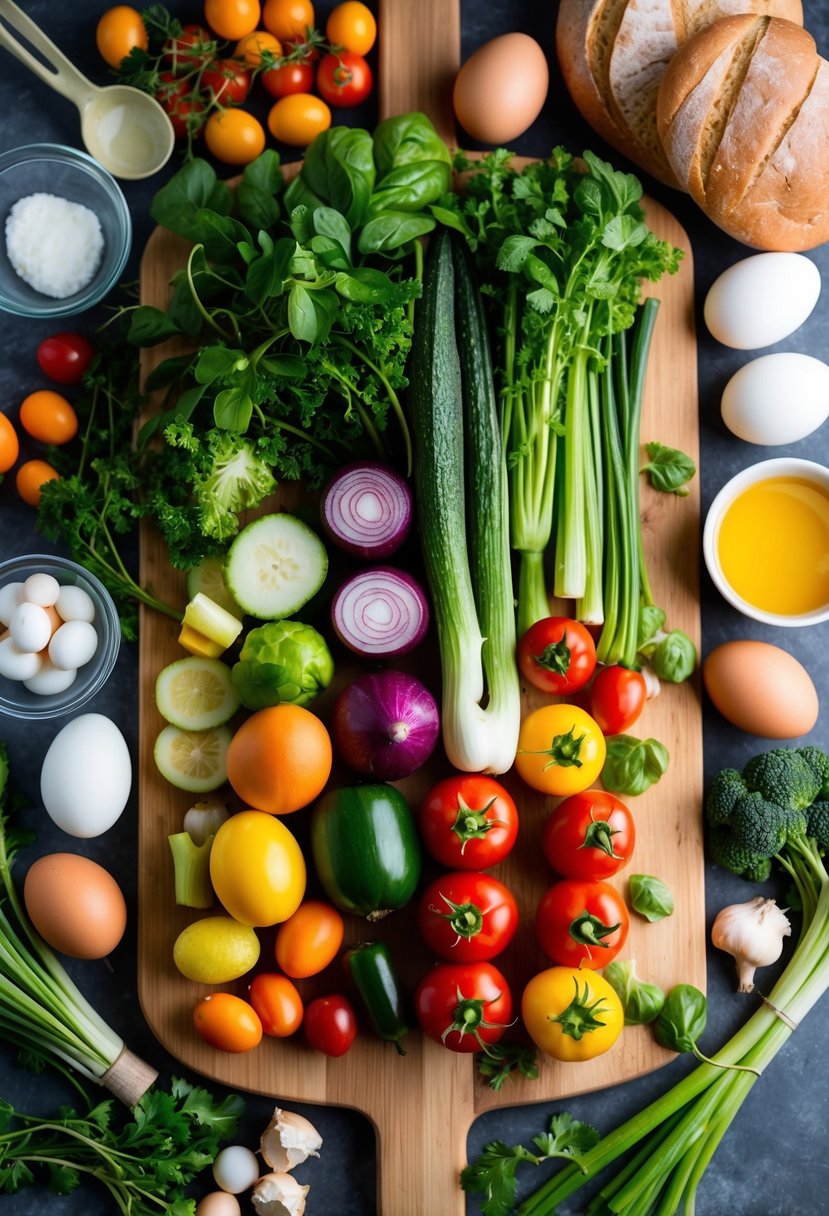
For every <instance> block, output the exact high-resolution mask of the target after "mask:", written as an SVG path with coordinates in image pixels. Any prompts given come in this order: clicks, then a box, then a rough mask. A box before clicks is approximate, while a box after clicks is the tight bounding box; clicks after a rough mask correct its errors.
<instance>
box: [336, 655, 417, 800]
mask: <svg viewBox="0 0 829 1216" xmlns="http://www.w3.org/2000/svg"><path fill="white" fill-rule="evenodd" d="M439 732H440V715H439V713H438V707H437V702H436V701H435V698H434V697H433V696H432V694H431V693H430V692H429V689H428V688H427V687H426V685H425V684H422V683H421V681H420V680H418V679H417V678H416V676H410V675H408V674H407V673H406V672H403V671H378V672H373V673H371V674H369V675H365V676H360V678H359V679H357V680H355V681H354V683H353V684H349V686H348V687H347V688H345V689H343V691H342V692H341V693H340V695H339V697H338V698H337V700H336V702H335V704H334V713H333V718H332V735H333V738H334V746H335V748H336V750H337V752H338V753H339V755H340V756H342V758H343V760H345V762H346V764H348V765H350V766H351V768H353V769H355V770H356V771H357V772H358V773H362V774H363V775H364V776H366V777H375V778H377V780H378V781H397V780H398V779H399V778H400V777H408V775H409V773H413V772H414V771H415V770H416V769H419V768H420V766H421V765H422V764H425V762H426V761H427V760H428V758H429V756H431V754H432V752H433V751H434V748H435V744H436V743H437V740H438V734H439Z"/></svg>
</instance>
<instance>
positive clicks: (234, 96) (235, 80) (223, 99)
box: [201, 59, 251, 106]
mask: <svg viewBox="0 0 829 1216" xmlns="http://www.w3.org/2000/svg"><path fill="white" fill-rule="evenodd" d="M250 84H251V76H250V72H249V71H248V70H247V68H243V67H242V65H241V64H240V63H238V62H237V61H236V60H235V59H217V60H216V62H215V63H212V64H211V65H210V67H208V68H205V70H204V71H203V72H202V76H201V88H202V89H203V90H204V91H205V92H212V94H213V96H214V97H215V99H216V101H218V102H219V103H220V104H221V105H223V106H230V105H233V106H238V105H241V104H242V102H243V101H244V100H245V98H246V97H247V95H248V93H249V92H250Z"/></svg>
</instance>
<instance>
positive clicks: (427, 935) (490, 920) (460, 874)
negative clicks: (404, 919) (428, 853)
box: [417, 870, 518, 963]
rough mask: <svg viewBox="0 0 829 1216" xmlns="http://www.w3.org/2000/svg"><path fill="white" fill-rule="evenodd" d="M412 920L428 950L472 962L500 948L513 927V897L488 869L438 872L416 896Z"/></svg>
mask: <svg viewBox="0 0 829 1216" xmlns="http://www.w3.org/2000/svg"><path fill="white" fill-rule="evenodd" d="M417 923H418V926H419V927H420V932H421V935H422V936H423V940H424V941H425V942H426V944H427V946H428V947H429V949H430V950H433V951H434V952H435V954H439V955H440V957H441V958H445V959H448V961H449V962H451V963H478V962H486V961H487V960H488V959H491V958H495V956H496V954H500V953H501V951H502V950H506V948H507V946H508V945H509V944H510V942H511V941H512V939H513V938H514V937H515V931H516V929H517V928H518V904H517V903H516V902H515V896H514V895H513V894H512V892H511V891H510V890H509V888H508V887H505V886H504V884H503V883H502V882H499V881H498V879H497V878H492V877H491V876H490V875H489V874H471V873H469V871H467V870H460V871H457V872H456V873H454V874H442V875H441V876H440V877H439V878H436V879H435V881H434V882H433V883H431V884H430V885H429V886H428V887H427V888H426V890H425V891H424V892H423V894H422V895H421V897H420V903H419V904H418V908H417Z"/></svg>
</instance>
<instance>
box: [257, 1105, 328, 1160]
mask: <svg viewBox="0 0 829 1216" xmlns="http://www.w3.org/2000/svg"><path fill="white" fill-rule="evenodd" d="M321 1147H322V1136H321V1135H320V1134H319V1132H318V1131H317V1129H316V1128H315V1127H314V1125H313V1123H309V1122H308V1120H307V1119H304V1118H303V1117H302V1115H298V1114H296V1113H295V1112H294V1111H291V1110H280V1109H279V1107H278V1106H277V1107H276V1108H275V1110H274V1112H273V1118H272V1119H271V1121H270V1123H269V1124H268V1126H267V1127H266V1128H265V1130H264V1131H263V1133H262V1139H261V1140H260V1141H259V1152H260V1153H261V1154H262V1156H263V1157H264V1158H265V1161H266V1162H267V1163H268V1165H269V1166H270V1167H271V1169H272V1170H276V1171H282V1170H292V1169H293V1168H294V1167H295V1166H297V1165H302V1162H303V1161H307V1160H308V1158H309V1157H319V1155H320V1154H319V1150H320V1148H321Z"/></svg>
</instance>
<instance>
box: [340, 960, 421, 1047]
mask: <svg viewBox="0 0 829 1216" xmlns="http://www.w3.org/2000/svg"><path fill="white" fill-rule="evenodd" d="M345 966H346V970H347V971H348V974H349V975H350V977H351V979H352V981H353V983H354V987H355V988H356V989H357V991H358V992H359V994H360V998H361V1000H362V1002H363V1004H364V1005H365V1008H366V1013H367V1014H368V1017H369V1021H370V1022H371V1027H372V1030H373V1031H374V1033H375V1034H377V1035H379V1036H380V1038H381V1039H385V1040H386V1042H387V1043H394V1046H395V1048H396V1049H397V1053H398V1055H401V1056H404V1055H405V1054H406V1052H405V1050H404V1048H403V1047H402V1046H401V1040H402V1039H404V1038H405V1037H406V1035H407V1034H408V1033H409V1031H410V1030H411V1029H412V1027H411V1025H410V1023H409V1022H408V1020H407V1018H406V1015H405V1012H404V1009H405V1002H404V999H403V992H402V990H401V988H400V983H399V981H398V978H397V972H396V971H395V969H394V965H393V964H392V961H391V957H390V955H389V952H388V949H387V948H386V945H385V943H384V942H360V944H359V945H358V946H354V947H353V948H352V949H351V950H347V951H346V954H345Z"/></svg>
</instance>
